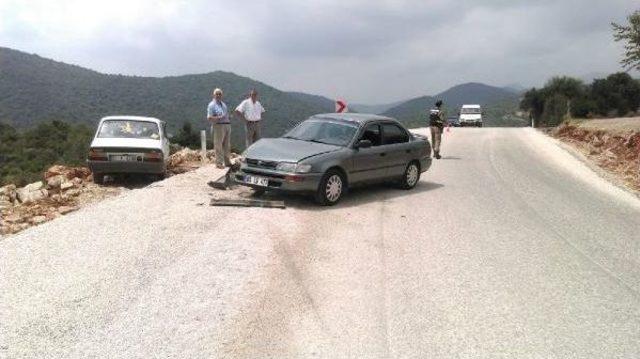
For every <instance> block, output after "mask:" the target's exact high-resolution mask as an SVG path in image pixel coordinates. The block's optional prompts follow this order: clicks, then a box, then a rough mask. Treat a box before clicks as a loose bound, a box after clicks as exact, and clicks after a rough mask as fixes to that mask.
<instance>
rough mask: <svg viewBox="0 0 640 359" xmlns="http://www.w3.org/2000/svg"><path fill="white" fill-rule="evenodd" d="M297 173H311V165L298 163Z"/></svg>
mask: <svg viewBox="0 0 640 359" xmlns="http://www.w3.org/2000/svg"><path fill="white" fill-rule="evenodd" d="M296 172H297V173H309V172H311V165H306V164H305V165H297V166H296Z"/></svg>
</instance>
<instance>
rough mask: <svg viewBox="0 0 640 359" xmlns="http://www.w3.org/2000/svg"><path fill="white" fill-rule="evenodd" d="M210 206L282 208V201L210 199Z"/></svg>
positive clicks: (283, 206)
mask: <svg viewBox="0 0 640 359" xmlns="http://www.w3.org/2000/svg"><path fill="white" fill-rule="evenodd" d="M211 205H212V206H225V207H262V208H281V209H284V208H286V206H285V205H284V201H269V200H262V199H215V198H214V199H212V200H211Z"/></svg>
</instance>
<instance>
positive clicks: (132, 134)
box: [98, 120, 160, 140]
mask: <svg viewBox="0 0 640 359" xmlns="http://www.w3.org/2000/svg"><path fill="white" fill-rule="evenodd" d="M98 137H101V138H147V139H153V140H158V139H160V131H159V129H158V125H157V124H155V123H153V122H147V121H131V120H109V121H104V122H103V123H102V126H101V127H100V131H98Z"/></svg>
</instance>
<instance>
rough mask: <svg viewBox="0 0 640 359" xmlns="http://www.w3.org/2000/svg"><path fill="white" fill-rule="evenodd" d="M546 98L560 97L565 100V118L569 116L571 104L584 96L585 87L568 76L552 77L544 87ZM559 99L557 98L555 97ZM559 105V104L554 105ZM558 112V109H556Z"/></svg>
mask: <svg viewBox="0 0 640 359" xmlns="http://www.w3.org/2000/svg"><path fill="white" fill-rule="evenodd" d="M544 89H545V91H546V92H547V94H548V97H549V96H550V97H553V96H555V95H560V96H562V97H564V98H565V107H564V112H565V115H566V116H567V117H569V116H570V115H571V102H573V101H574V100H575V99H577V98H580V97H582V96H584V94H585V86H584V84H583V83H582V81H581V80H578V79H575V78H573V77H568V76H559V77H553V78H551V80H549V81H548V82H547V84H546V85H545V87H544ZM556 99H559V97H556ZM556 105H558V106H559V105H560V104H556ZM556 110H558V109H556Z"/></svg>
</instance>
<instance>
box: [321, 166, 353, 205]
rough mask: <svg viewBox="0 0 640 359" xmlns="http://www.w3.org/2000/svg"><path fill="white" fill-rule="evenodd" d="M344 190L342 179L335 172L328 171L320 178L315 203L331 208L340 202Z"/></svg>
mask: <svg viewBox="0 0 640 359" xmlns="http://www.w3.org/2000/svg"><path fill="white" fill-rule="evenodd" d="M345 189H346V185H345V181H344V177H343V176H342V173H340V172H339V171H337V170H329V171H327V173H325V174H324V176H322V179H321V180H320V185H319V186H318V190H317V191H316V202H318V203H319V204H321V205H323V206H333V205H334V204H336V203H338V202H339V201H340V198H342V194H343V193H344V191H345Z"/></svg>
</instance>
